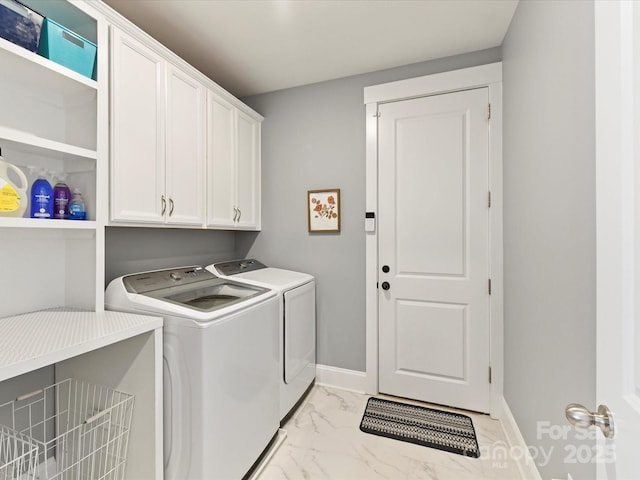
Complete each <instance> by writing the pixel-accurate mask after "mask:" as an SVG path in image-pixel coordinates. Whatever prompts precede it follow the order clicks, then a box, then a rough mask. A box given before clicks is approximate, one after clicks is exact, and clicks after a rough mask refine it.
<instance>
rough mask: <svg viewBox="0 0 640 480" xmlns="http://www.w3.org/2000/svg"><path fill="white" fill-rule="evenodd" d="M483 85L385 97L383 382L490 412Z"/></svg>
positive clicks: (381, 147) (381, 132) (405, 392)
mask: <svg viewBox="0 0 640 480" xmlns="http://www.w3.org/2000/svg"><path fill="white" fill-rule="evenodd" d="M488 95H489V94H488V89H487V88H477V89H472V90H465V91H460V92H453V93H446V94H442V95H433V96H429V97H423V98H417V99H411V100H403V101H398V102H392V103H386V104H382V105H380V106H379V108H378V115H379V119H378V155H379V157H378V158H379V197H378V202H379V227H380V229H379V258H378V266H379V268H380V271H379V274H378V279H379V390H380V392H381V393H387V394H391V395H396V396H401V397H407V398H413V399H418V400H423V401H427V402H432V403H439V404H445V405H451V406H455V407H459V408H465V409H469V410H476V411H481V412H489V409H490V408H489V407H490V378H489V377H490V371H489V358H490V345H489V339H490V331H489V327H490V324H489V294H490V292H489V208H490V205H489V187H488V185H489V120H488V105H489V99H488V98H489V97H488Z"/></svg>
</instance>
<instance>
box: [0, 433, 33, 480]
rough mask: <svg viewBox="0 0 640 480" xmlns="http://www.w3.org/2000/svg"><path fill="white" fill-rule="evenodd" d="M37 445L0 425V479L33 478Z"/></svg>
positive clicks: (25, 479)
mask: <svg viewBox="0 0 640 480" xmlns="http://www.w3.org/2000/svg"><path fill="white" fill-rule="evenodd" d="M37 466H38V445H37V444H36V443H35V442H34V441H33V440H31V438H29V437H28V436H26V435H22V434H21V433H19V432H16V431H15V430H12V429H11V428H9V427H7V426H6V425H0V480H14V479H20V480H35V478H36V468H37Z"/></svg>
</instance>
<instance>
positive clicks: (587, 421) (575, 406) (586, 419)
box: [565, 403, 615, 438]
mask: <svg viewBox="0 0 640 480" xmlns="http://www.w3.org/2000/svg"><path fill="white" fill-rule="evenodd" d="M565 415H566V416H567V420H569V423H570V424H571V425H575V426H576V427H579V428H587V427H590V426H591V425H595V426H597V427H599V428H600V430H602V433H603V434H604V436H605V437H606V438H613V436H614V435H615V428H614V425H613V415H612V413H611V410H609V408H608V407H607V406H606V405H600V406H599V407H598V411H597V412H590V411H589V410H587V409H586V407H583V406H582V405H580V404H579V403H570V404H569V405H567V408H566V409H565Z"/></svg>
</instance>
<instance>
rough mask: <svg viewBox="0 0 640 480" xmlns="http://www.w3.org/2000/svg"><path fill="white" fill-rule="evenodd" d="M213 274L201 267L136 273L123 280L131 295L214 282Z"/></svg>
mask: <svg viewBox="0 0 640 480" xmlns="http://www.w3.org/2000/svg"><path fill="white" fill-rule="evenodd" d="M216 278H218V277H216V276H215V275H214V274H213V273H211V272H208V271H207V270H205V269H204V268H203V267H201V266H193V267H182V268H172V269H169V270H159V271H156V272H147V273H136V274H135V275H128V276H126V277H124V278H123V279H122V282H123V283H124V286H125V288H126V289H127V291H128V292H130V293H147V292H152V291H154V290H160V289H163V288H167V287H173V286H176V285H188V284H190V283H195V282H202V281H206V280H214V279H216Z"/></svg>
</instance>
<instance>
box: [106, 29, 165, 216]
mask: <svg viewBox="0 0 640 480" xmlns="http://www.w3.org/2000/svg"><path fill="white" fill-rule="evenodd" d="M165 68H166V66H165V62H164V60H163V59H162V57H161V56H160V55H158V54H157V53H156V52H154V51H153V50H151V49H150V48H147V47H145V46H144V45H142V44H141V43H140V42H138V41H136V40H134V39H133V38H131V37H130V36H128V35H127V34H125V33H124V32H121V31H120V30H118V29H116V28H112V29H111V104H112V108H111V163H110V167H111V168H110V170H111V192H110V193H111V195H110V199H111V202H110V203H111V219H112V220H121V221H133V222H163V221H164V214H163V211H162V196H163V195H164V174H165V170H164V163H165V149H164V111H163V107H164V98H163V97H164V89H165V88H164V83H165Z"/></svg>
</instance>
